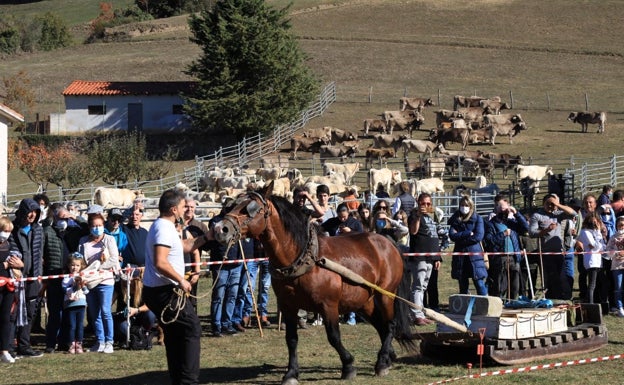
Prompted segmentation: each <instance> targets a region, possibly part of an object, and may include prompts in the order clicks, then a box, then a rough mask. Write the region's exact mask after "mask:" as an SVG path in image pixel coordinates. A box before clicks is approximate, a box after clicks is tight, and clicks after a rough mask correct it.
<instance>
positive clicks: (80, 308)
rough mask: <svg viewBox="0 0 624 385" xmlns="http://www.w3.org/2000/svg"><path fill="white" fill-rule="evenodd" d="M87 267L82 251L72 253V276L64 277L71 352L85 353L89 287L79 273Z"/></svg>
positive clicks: (70, 259)
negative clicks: (84, 326)
mask: <svg viewBox="0 0 624 385" xmlns="http://www.w3.org/2000/svg"><path fill="white" fill-rule="evenodd" d="M86 267H87V262H86V261H85V259H84V257H83V256H82V254H80V253H72V254H71V255H70V257H69V259H68V260H67V269H68V271H69V274H70V276H69V277H65V278H63V289H64V290H65V302H64V306H63V308H64V309H65V313H66V315H67V323H66V328H67V330H66V333H65V335H66V336H67V341H68V342H69V350H68V351H67V352H68V353H69V354H81V353H84V350H83V349H82V339H83V333H84V328H83V322H84V318H85V309H86V307H87V293H88V292H89V289H88V288H87V286H86V282H85V281H84V280H83V279H82V277H81V276H80V275H78V274H79V273H80V272H81V271H82V270H84V269H85V268H86Z"/></svg>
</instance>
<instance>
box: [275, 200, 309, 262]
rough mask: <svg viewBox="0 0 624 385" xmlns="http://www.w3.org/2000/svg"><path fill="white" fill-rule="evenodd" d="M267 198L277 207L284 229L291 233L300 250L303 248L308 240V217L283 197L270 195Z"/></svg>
mask: <svg viewBox="0 0 624 385" xmlns="http://www.w3.org/2000/svg"><path fill="white" fill-rule="evenodd" d="M269 200H270V201H271V203H273V206H275V208H276V209H277V213H278V214H279V216H280V218H281V219H282V223H283V224H284V228H285V229H286V231H288V232H289V233H290V234H292V237H293V240H294V241H295V243H296V244H297V245H298V246H299V248H300V249H301V250H303V249H305V248H306V247H307V242H308V226H309V219H308V217H307V216H306V215H305V214H303V212H302V211H301V210H299V209H298V208H297V207H296V206H295V205H293V204H292V203H290V202H289V201H288V200H287V199H286V198H284V197H280V196H276V195H271V196H270V197H269Z"/></svg>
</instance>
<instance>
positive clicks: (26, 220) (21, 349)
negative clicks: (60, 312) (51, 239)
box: [11, 198, 43, 357]
mask: <svg viewBox="0 0 624 385" xmlns="http://www.w3.org/2000/svg"><path fill="white" fill-rule="evenodd" d="M40 215H41V208H40V207H39V203H38V202H36V201H35V200H34V199H30V198H26V199H24V200H22V201H21V202H20V205H19V208H18V209H17V211H16V212H15V220H14V221H13V231H12V233H11V234H12V235H13V236H12V238H11V239H12V240H13V242H14V245H12V246H15V247H17V249H18V250H19V251H20V252H21V253H22V258H23V259H22V262H24V269H23V274H24V277H38V276H40V275H42V273H43V255H42V253H43V228H42V227H41V225H40V224H39V216H40ZM40 291H41V282H39V281H38V280H34V281H27V282H25V283H24V294H25V302H22V301H20V303H18V310H17V320H16V326H17V332H16V334H17V354H18V355H20V356H23V357H41V356H42V355H43V353H41V352H40V351H37V350H33V348H32V347H31V345H30V331H31V328H32V324H33V322H32V321H33V316H34V315H35V312H36V310H37V307H38V306H39V299H40V296H39V292H40Z"/></svg>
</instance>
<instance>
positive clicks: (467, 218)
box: [448, 195, 488, 295]
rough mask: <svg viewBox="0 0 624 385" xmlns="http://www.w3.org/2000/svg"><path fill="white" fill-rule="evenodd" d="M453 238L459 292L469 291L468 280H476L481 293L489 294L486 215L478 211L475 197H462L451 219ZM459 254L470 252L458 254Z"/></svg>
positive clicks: (453, 271)
mask: <svg viewBox="0 0 624 385" xmlns="http://www.w3.org/2000/svg"><path fill="white" fill-rule="evenodd" d="M448 225H449V238H450V239H451V241H453V242H454V243H455V247H454V249H453V258H452V260H451V277H452V278H453V279H457V280H458V281H459V294H468V282H469V280H470V278H472V282H473V283H474V286H475V288H476V290H477V295H487V294H488V291H487V287H486V284H485V281H486V279H487V276H488V274H487V268H486V267H485V261H484V255H483V251H484V250H483V247H482V246H481V241H482V240H483V235H484V227H483V218H481V216H479V215H478V214H477V213H475V206H474V202H473V201H472V199H471V198H470V197H469V196H467V195H464V196H462V197H461V198H460V200H459V207H458V209H457V211H455V213H453V215H452V216H451V217H450V218H449V220H448ZM456 253H470V254H468V255H461V254H460V255H456Z"/></svg>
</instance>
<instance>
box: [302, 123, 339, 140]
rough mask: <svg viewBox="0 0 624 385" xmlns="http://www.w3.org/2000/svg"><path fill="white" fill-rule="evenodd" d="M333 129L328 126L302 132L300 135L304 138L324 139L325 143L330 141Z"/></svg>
mask: <svg viewBox="0 0 624 385" xmlns="http://www.w3.org/2000/svg"><path fill="white" fill-rule="evenodd" d="M332 130H333V128H332V127H330V126H325V127H321V128H310V129H307V130H304V131H303V133H302V135H303V136H304V137H306V138H324V139H326V140H327V141H330V140H331V137H332V136H331V134H332Z"/></svg>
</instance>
